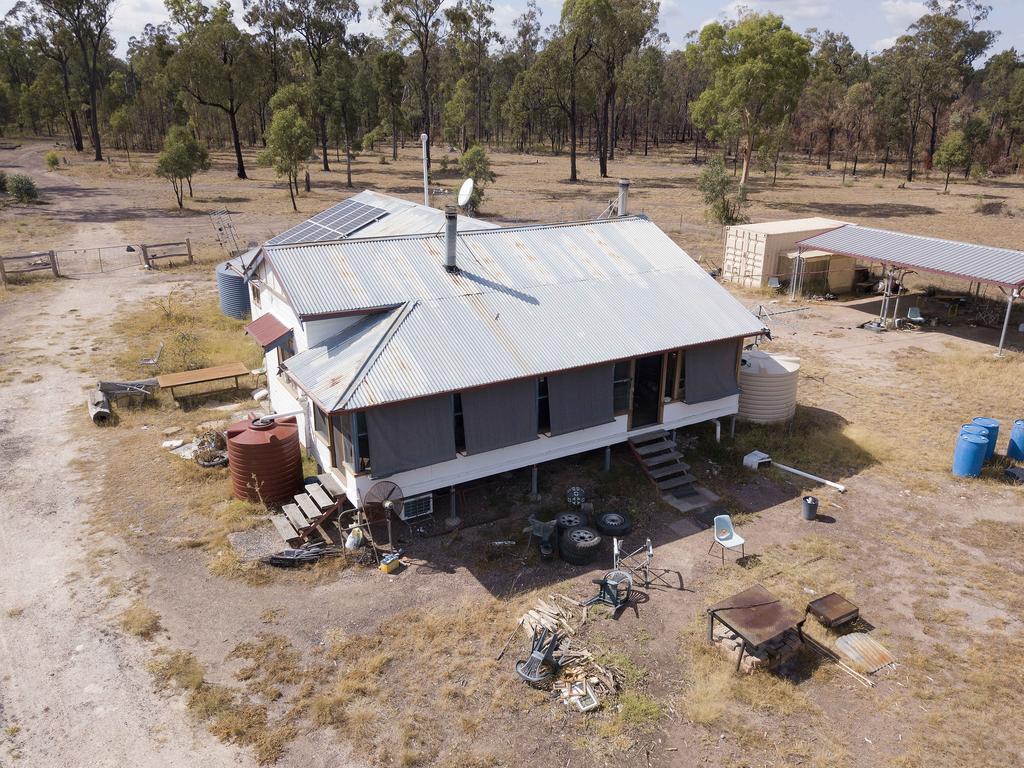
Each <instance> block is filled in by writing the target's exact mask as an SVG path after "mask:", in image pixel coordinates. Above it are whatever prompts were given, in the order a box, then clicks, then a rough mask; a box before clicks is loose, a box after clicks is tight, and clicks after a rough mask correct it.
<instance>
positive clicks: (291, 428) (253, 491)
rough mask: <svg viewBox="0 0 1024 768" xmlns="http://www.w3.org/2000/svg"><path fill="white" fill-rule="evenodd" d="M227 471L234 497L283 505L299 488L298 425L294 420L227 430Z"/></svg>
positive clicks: (240, 424) (239, 425)
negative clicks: (229, 472) (228, 470)
mask: <svg viewBox="0 0 1024 768" xmlns="http://www.w3.org/2000/svg"><path fill="white" fill-rule="evenodd" d="M228 467H229V468H230V469H231V485H232V488H233V490H234V493H235V496H236V497H238V498H239V499H248V500H249V501H264V502H267V503H272V502H277V501H284V500H286V499H288V498H289V497H291V495H292V494H294V493H295V492H296V491H297V490H299V486H301V485H302V451H301V448H300V446H299V425H298V423H297V422H296V421H295V417H294V416H288V417H286V418H282V419H273V420H267V421H265V422H264V421H262V420H255V421H253V420H246V421H240V422H238V423H237V424H232V425H231V426H230V427H228Z"/></svg>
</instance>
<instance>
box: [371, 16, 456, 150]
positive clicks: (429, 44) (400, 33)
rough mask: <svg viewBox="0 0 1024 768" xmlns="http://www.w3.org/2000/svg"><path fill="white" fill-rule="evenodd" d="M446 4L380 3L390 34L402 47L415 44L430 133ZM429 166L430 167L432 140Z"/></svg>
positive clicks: (427, 126)
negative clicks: (434, 77) (435, 64)
mask: <svg viewBox="0 0 1024 768" xmlns="http://www.w3.org/2000/svg"><path fill="white" fill-rule="evenodd" d="M444 4H445V0H384V2H382V3H381V6H380V10H381V13H382V14H383V15H384V19H385V20H386V21H387V23H388V26H389V33H390V34H391V36H392V37H394V38H396V39H397V40H398V42H399V43H400V44H401V45H402V46H403V47H404V46H409V45H412V46H413V47H414V48H415V50H416V52H417V54H418V55H419V65H420V66H419V91H420V106H421V108H422V110H423V118H422V120H423V131H424V132H425V133H426V134H427V135H428V136H432V132H431V129H430V124H431V118H432V114H433V102H432V100H431V85H432V83H431V77H432V75H433V62H434V53H435V50H436V48H437V46H438V43H439V42H440V39H441V37H442V36H443V32H444V16H443V13H442V11H443V6H444ZM427 168H428V169H429V168H430V142H429V141H428V142H427Z"/></svg>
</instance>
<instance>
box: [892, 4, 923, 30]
mask: <svg viewBox="0 0 1024 768" xmlns="http://www.w3.org/2000/svg"><path fill="white" fill-rule="evenodd" d="M881 8H882V15H883V16H885V20H886V22H888V23H889V24H890V25H892V26H894V27H899V28H900V29H906V28H907V27H909V26H910V25H911V24H913V23H914V22H915V21H917V20H918V19H919V18H921V17H922V16H923V15H924V14H925V11H926V9H925V7H924V3H922V2H920V0H882V3H881Z"/></svg>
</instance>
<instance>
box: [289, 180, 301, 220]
mask: <svg viewBox="0 0 1024 768" xmlns="http://www.w3.org/2000/svg"><path fill="white" fill-rule="evenodd" d="M298 184H299V182H298V180H296V182H295V186H298ZM288 196H289V197H291V199H292V210H293V211H296V212H298V210H299V206H297V205H296V204H295V189H294V188H293V187H292V176H291V174H288Z"/></svg>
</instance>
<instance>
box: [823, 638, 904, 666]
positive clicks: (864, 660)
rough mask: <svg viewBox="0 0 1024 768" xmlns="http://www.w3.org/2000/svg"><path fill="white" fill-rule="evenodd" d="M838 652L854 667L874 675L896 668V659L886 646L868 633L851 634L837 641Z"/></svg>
mask: <svg viewBox="0 0 1024 768" xmlns="http://www.w3.org/2000/svg"><path fill="white" fill-rule="evenodd" d="M836 650H837V651H838V652H839V653H840V654H841V655H842V656H843V657H844V658H845V659H847V660H848V661H849V662H850V663H851V664H852V665H853V666H854V667H856V668H858V669H861V670H863V671H864V672H866V673H867V674H869V675H873V674H874V673H875V672H877V671H878V670H880V669H883V668H884V667H894V666H895V664H896V658H895V657H894V656H893V655H892V654H891V653H889V651H888V650H886V648H885V646H883V645H882V644H881V643H879V642H878V641H877V640H875V639H874V638H873V637H871V635H869V634H867V633H866V632H851V633H849V634H848V635H843V636H842V637H840V638H839V639H838V640H836Z"/></svg>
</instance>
